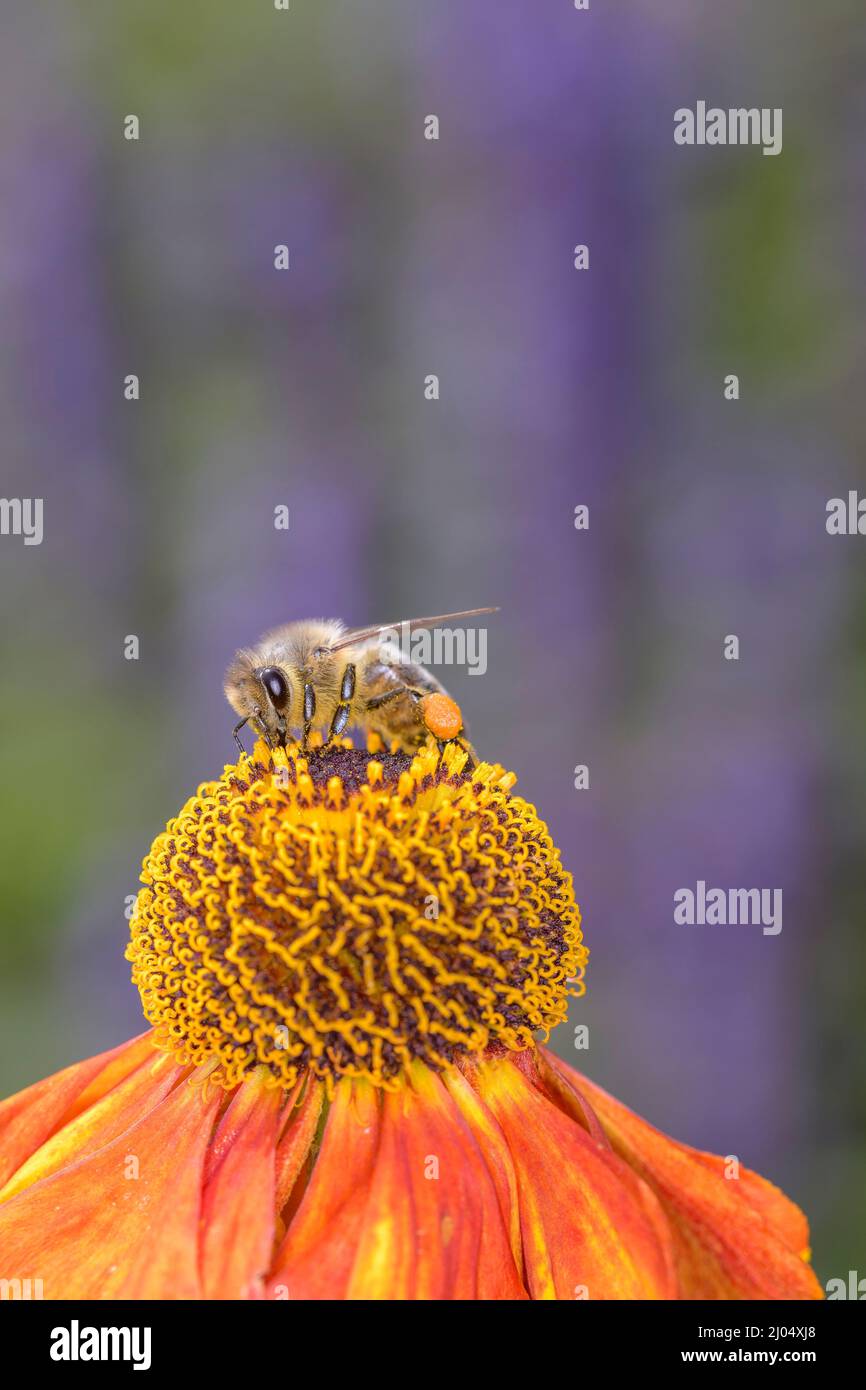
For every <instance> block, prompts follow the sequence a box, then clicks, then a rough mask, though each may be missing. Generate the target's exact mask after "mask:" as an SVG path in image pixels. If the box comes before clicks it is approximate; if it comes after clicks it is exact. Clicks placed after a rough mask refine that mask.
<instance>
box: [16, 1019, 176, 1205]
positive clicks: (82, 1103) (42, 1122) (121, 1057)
mask: <svg viewBox="0 0 866 1390" xmlns="http://www.w3.org/2000/svg"><path fill="white" fill-rule="evenodd" d="M152 1039H153V1034H152V1032H147V1033H142V1034H141V1035H140V1036H139V1037H137V1038H132V1039H131V1040H130V1041H129V1042H125V1043H121V1045H120V1046H119V1047H113V1048H111V1050H110V1051H109V1052H101V1053H99V1054H98V1055H97V1056H96V1057H88V1058H87V1059H86V1061H83V1062H76V1063H75V1064H74V1065H73V1066H71V1067H66V1068H64V1070H63V1071H58V1072H55V1073H54V1074H53V1076H47V1077H46V1078H45V1080H44V1081H37V1082H36V1083H35V1085H33V1086H28V1087H27V1088H26V1090H23V1091H18V1092H16V1094H15V1095H13V1096H10V1097H9V1098H8V1100H4V1101H3V1102H2V1103H0V1187H2V1186H3V1185H4V1184H5V1183H6V1182H7V1181H8V1179H9V1178H10V1177H11V1176H12V1174H13V1173H14V1172H15V1171H16V1169H18V1168H20V1167H21V1164H22V1163H23V1162H24V1161H25V1159H27V1158H29V1157H30V1155H31V1154H32V1153H34V1152H35V1151H36V1149H38V1148H39V1146H40V1145H41V1144H44V1142H45V1140H46V1139H48V1138H50V1136H51V1135H52V1134H54V1133H55V1132H56V1130H58V1129H59V1128H60V1127H61V1125H64V1124H66V1123H67V1122H68V1121H69V1120H70V1119H72V1118H73V1117H74V1116H75V1115H76V1114H78V1113H79V1112H80V1111H81V1110H82V1109H86V1108H87V1106H88V1105H91V1104H93V1102H94V1101H95V1100H98V1099H99V1097H100V1096H101V1095H104V1094H105V1092H106V1091H108V1090H110V1089H111V1087H112V1086H115V1085H117V1083H118V1081H121V1080H122V1079H123V1077H124V1076H126V1075H128V1074H129V1072H131V1071H133V1070H134V1069H135V1068H136V1067H137V1066H139V1065H140V1064H141V1062H142V1061H143V1060H144V1059H145V1057H147V1056H149V1055H151V1054H152V1053H153V1041H152Z"/></svg>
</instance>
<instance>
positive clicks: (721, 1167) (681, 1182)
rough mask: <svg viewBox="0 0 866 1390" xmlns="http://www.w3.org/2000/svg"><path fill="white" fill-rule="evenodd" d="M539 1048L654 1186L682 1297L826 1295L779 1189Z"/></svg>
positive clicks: (799, 1219)
mask: <svg viewBox="0 0 866 1390" xmlns="http://www.w3.org/2000/svg"><path fill="white" fill-rule="evenodd" d="M541 1051H542V1053H543V1055H544V1056H545V1058H546V1061H547V1063H548V1064H549V1065H550V1067H552V1068H553V1069H554V1070H555V1071H556V1072H557V1073H558V1075H559V1076H560V1077H562V1078H564V1080H565V1081H566V1083H568V1084H573V1085H576V1086H577V1088H578V1089H579V1091H580V1092H582V1093H583V1094H584V1095H585V1096H586V1097H588V1099H589V1101H590V1104H591V1105H592V1107H593V1109H594V1110H595V1111H596V1113H597V1114H598V1116H599V1117H600V1119H601V1122H602V1124H603V1125H604V1128H605V1130H606V1132H607V1134H608V1137H609V1138H610V1141H611V1143H612V1144H613V1147H614V1150H615V1151H616V1153H618V1154H620V1155H621V1156H622V1158H624V1159H625V1161H626V1162H627V1163H628V1164H629V1167H631V1168H632V1169H634V1171H635V1172H636V1173H639V1174H640V1176H641V1177H642V1178H643V1179H644V1180H645V1181H646V1182H647V1183H648V1184H649V1185H650V1187H652V1189H653V1191H654V1192H655V1193H656V1194H657V1196H658V1198H659V1200H660V1202H661V1204H662V1206H663V1208H664V1210H665V1213H666V1215H667V1217H668V1221H669V1224H670V1226H671V1228H672V1231H673V1236H674V1250H675V1256H676V1262H677V1271H678V1275H679V1280H680V1286H681V1290H682V1294H681V1296H682V1297H683V1298H694V1299H750V1298H757V1299H769V1298H780V1299H806V1298H821V1297H823V1294H822V1290H821V1287H820V1285H819V1284H818V1281H817V1279H816V1278H815V1276H814V1274H813V1273H812V1270H811V1269H810V1267H809V1266H808V1264H806V1263H805V1261H806V1259H807V1257H808V1250H807V1247H808V1239H809V1233H808V1225H807V1223H806V1218H805V1217H804V1215H803V1213H802V1212H801V1211H800V1209H799V1207H797V1206H795V1204H794V1203H793V1202H791V1201H790V1200H789V1199H788V1198H787V1197H786V1196H785V1194H784V1193H783V1192H780V1191H779V1189H778V1188H777V1187H774V1186H773V1184H772V1183H769V1182H767V1181H766V1179H765V1178H762V1177H760V1176H759V1175H758V1174H757V1173H753V1172H751V1171H750V1169H748V1168H743V1167H740V1169H739V1177H737V1178H733V1177H731V1178H728V1177H726V1176H725V1171H726V1167H727V1162H726V1160H725V1159H724V1158H721V1157H719V1156H718V1155H716V1154H709V1153H702V1152H701V1151H700V1150H698V1149H692V1148H689V1147H688V1145H686V1144H679V1143H677V1142H676V1140H674V1139H669V1138H668V1137H667V1135H665V1134H662V1133H661V1132H660V1131H659V1130H657V1129H654V1128H653V1126H652V1125H650V1124H647V1122H646V1120H642V1119H640V1117H639V1116H637V1115H635V1114H634V1113H633V1112H632V1111H631V1110H629V1109H628V1108H627V1107H626V1106H625V1105H621V1104H620V1102H619V1101H617V1100H614V1099H613V1097H612V1096H609V1095H608V1094H607V1093H606V1092H605V1091H603V1090H602V1089H601V1088H600V1087H599V1086H595V1085H593V1083H592V1082H591V1081H588V1080H587V1079H586V1077H585V1076H581V1075H580V1074H579V1073H577V1072H575V1071H573V1070H572V1068H571V1067H569V1066H567V1065H566V1063H565V1062H563V1061H561V1060H560V1058H558V1057H556V1056H555V1055H554V1054H553V1053H552V1052H548V1051H547V1049H541ZM564 1095H565V1093H563V1096H564ZM565 1103H567V1101H566V1102H565ZM575 1118H578V1117H577V1116H575Z"/></svg>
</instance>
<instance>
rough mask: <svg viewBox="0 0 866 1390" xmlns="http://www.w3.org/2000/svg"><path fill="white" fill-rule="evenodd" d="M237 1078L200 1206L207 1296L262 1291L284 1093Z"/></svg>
mask: <svg viewBox="0 0 866 1390" xmlns="http://www.w3.org/2000/svg"><path fill="white" fill-rule="evenodd" d="M265 1080H266V1078H265V1076H264V1075H257V1074H254V1075H253V1076H251V1077H250V1079H249V1080H248V1081H244V1082H243V1083H242V1085H240V1086H239V1087H238V1089H237V1091H236V1092H235V1094H234V1096H233V1097H232V1100H231V1103H230V1104H229V1106H228V1109H227V1110H226V1112H225V1114H224V1115H223V1117H222V1119H221V1121H220V1123H219V1127H218V1129H217V1132H216V1134H215V1136H214V1139H213V1143H212V1145H211V1147H210V1149H209V1151H208V1155H207V1163H206V1168H205V1185H204V1194H203V1197H202V1209H201V1282H202V1291H203V1296H204V1297H205V1298H253V1297H259V1298H261V1297H262V1296H263V1291H264V1282H263V1276H264V1274H265V1272H266V1270H267V1267H268V1265H269V1263H270V1258H271V1252H272V1248H273V1241H274V1158H275V1154H276V1141H277V1126H278V1122H279V1114H280V1105H281V1104H282V1092H281V1091H279V1090H278V1089H277V1088H276V1087H274V1086H270V1087H269V1086H266V1085H265Z"/></svg>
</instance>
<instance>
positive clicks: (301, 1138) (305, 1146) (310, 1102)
mask: <svg viewBox="0 0 866 1390" xmlns="http://www.w3.org/2000/svg"><path fill="white" fill-rule="evenodd" d="M305 1084H306V1090H305V1091H304V1096H303V1099H302V1100H301V1101H300V1102H299V1103H297V1105H296V1103H295V1102H296V1098H297V1096H298V1095H299V1094H300V1093H301V1090H302V1089H303V1088H304V1086H305ZM324 1099H325V1088H324V1087H323V1085H322V1083H321V1081H317V1080H316V1078H315V1077H313V1076H309V1077H307V1078H306V1082H305V1081H304V1080H301V1081H299V1082H298V1085H297V1087H296V1089H295V1091H294V1092H293V1094H292V1095H291V1096H290V1097H289V1101H288V1104H287V1105H286V1109H285V1111H284V1117H285V1116H287V1117H288V1118H287V1121H286V1126H285V1129H284V1130H283V1133H282V1134H281V1135H280V1141H279V1143H278V1144H277V1163H276V1193H275V1198H274V1210H275V1212H276V1213H277V1214H278V1215H279V1213H281V1212H282V1210H283V1208H284V1206H285V1205H286V1203H287V1202H288V1200H289V1197H290V1196H291V1194H292V1189H293V1188H294V1186H295V1183H296V1182H297V1179H298V1175H299V1173H300V1171H301V1167H302V1165H303V1163H304V1160H305V1159H306V1158H307V1155H308V1154H309V1152H310V1146H311V1145H312V1142H313V1139H314V1137H315V1133H316V1129H317V1128H318V1124H319V1116H320V1115H321V1113H322V1103H323V1101H324Z"/></svg>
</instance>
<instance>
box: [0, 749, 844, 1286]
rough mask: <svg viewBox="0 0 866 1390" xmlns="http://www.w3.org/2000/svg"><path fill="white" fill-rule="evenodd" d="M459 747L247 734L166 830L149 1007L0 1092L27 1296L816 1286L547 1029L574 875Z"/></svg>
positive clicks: (768, 1219) (800, 1252) (144, 979)
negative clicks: (245, 742) (74, 1059)
mask: <svg viewBox="0 0 866 1390" xmlns="http://www.w3.org/2000/svg"><path fill="white" fill-rule="evenodd" d="M513 785H514V777H513V776H512V775H511V774H510V773H506V772H505V771H504V769H503V768H501V767H499V766H496V765H490V764H485V763H482V764H480V765H479V766H472V765H471V763H470V761H469V759H468V755H467V753H466V752H465V751H464V750H462V749H460V748H458V747H457V746H455V745H449V746H448V747H447V748H446V751H445V753H444V755H442V756H441V757H440V755H439V753H438V752H437V749H436V748H435V746H433V745H432V744H431V745H430V746H428V747H426V748H424V749H422V750H421V751H420V752H419V753H418V755H417V756H415V757H414V758H410V757H409V756H408V755H405V754H401V753H394V752H391V753H388V752H384V751H382V750H381V748H380V747H378V746H375V745H373V746H371V747H370V748H369V749H368V750H367V751H366V752H365V751H362V750H360V749H355V748H353V747H352V746H351V745H350V744H349V743H348V741H344V743H342V744H340V745H337V746H333V745H332V746H329V747H327V748H315V749H311V750H310V752H309V753H308V754H306V755H302V754H301V753H300V752H299V751H298V750H289V751H288V752H282V751H281V752H278V753H276V754H274V755H273V756H271V755H269V754H268V753H267V751H266V750H265V749H264V747H263V746H262V745H261V744H259V745H257V746H256V749H255V751H254V754H253V756H252V758H250V759H245V760H242V761H241V762H240V763H239V764H238V765H236V766H231V767H227V768H226V770H225V772H224V775H223V776H222V778H220V779H219V780H217V781H215V782H212V783H209V784H206V785H205V786H203V787H201V788H200V789H199V791H198V793H197V794H196V795H195V796H193V797H192V798H191V799H190V800H189V801H188V802H187V804H186V806H185V807H184V808H183V810H182V811H181V812H180V814H179V815H178V816H177V817H176V818H175V819H174V820H173V821H171V822H170V824H169V825H168V827H167V829H166V830H165V832H164V833H163V834H161V835H160V836H158V837H157V839H156V841H155V843H154V845H153V847H152V848H151V850H150V853H149V854H148V856H147V858H146V860H145V864H144V870H143V874H142V878H143V883H144V887H143V888H142V890H141V892H140V894H139V898H138V901H137V904H136V910H135V913H134V916H133V919H132V923H131V941H130V945H129V948H128V951H127V955H128V958H129V959H130V961H131V962H132V975H133V980H134V981H135V983H136V984H137V986H138V988H139V990H140V992H141V997H142V1003H143V1007H144V1012H145V1015H146V1017H147V1019H148V1021H149V1022H150V1024H151V1028H150V1030H149V1031H148V1032H146V1033H144V1034H142V1035H141V1036H140V1037H138V1038H135V1039H133V1040H132V1041H130V1042H128V1043H125V1044H123V1045H122V1046H120V1047H118V1048H115V1049H114V1050H112V1051H110V1052H107V1053H104V1054H102V1055H101V1056H98V1057H94V1058H90V1059H89V1060H87V1061H84V1062H79V1063H77V1064H76V1065H74V1066H71V1067H68V1068H67V1069H66V1070H65V1071H62V1072H59V1073H58V1074H57V1075H56V1076H53V1077H50V1078H48V1079H47V1080H45V1081H41V1082H38V1083H37V1084H36V1085H34V1086H31V1087H30V1088H29V1089H28V1090H25V1091H23V1092H21V1093H20V1094H18V1095H16V1096H13V1097H11V1098H10V1099H9V1100H7V1101H6V1102H4V1103H3V1104H2V1105H0V1252H2V1254H0V1277H2V1278H5V1279H7V1280H10V1281H12V1282H13V1286H14V1281H15V1280H16V1279H17V1280H21V1281H22V1282H23V1281H25V1280H28V1279H29V1280H31V1281H32V1280H41V1289H42V1292H43V1294H44V1296H45V1297H46V1298H135V1299H147V1298H171V1299H186V1298H209V1299H237V1298H243V1299H261V1298H271V1299H286V1298H288V1299H357V1298H361V1299H525V1298H530V1299H544V1298H567V1299H574V1298H578V1299H581V1298H590V1299H634V1298H647V1299H675V1298H699V1299H704V1298H790V1299H799V1298H818V1297H820V1296H821V1291H820V1288H819V1286H818V1284H817V1281H816V1280H815V1277H814V1275H813V1274H812V1272H811V1269H810V1268H809V1265H808V1251H807V1244H808V1232H807V1227H806V1222H805V1218H804V1217H803V1216H802V1214H801V1213H800V1211H799V1210H798V1208H797V1207H795V1206H794V1204H793V1203H791V1202H790V1201H789V1200H788V1199H787V1198H786V1197H785V1196H784V1195H783V1194H782V1193H781V1192H779V1191H778V1189H776V1188H775V1187H773V1186H772V1185H771V1184H770V1183H768V1182H766V1181H765V1180H764V1179H763V1178H760V1177H758V1176H757V1174H754V1173H751V1172H749V1171H748V1170H745V1169H743V1170H740V1171H739V1173H738V1174H731V1173H730V1171H729V1164H727V1162H726V1160H723V1159H721V1158H717V1157H714V1156H713V1155H710V1154H704V1153H699V1152H697V1151H696V1150H693V1149H690V1148H687V1147H686V1146H684V1145H682V1144H678V1143H676V1142H674V1141H673V1140H670V1139H667V1138H666V1137H665V1136H663V1135H661V1134H659V1133H658V1131H656V1130H654V1129H652V1128H651V1126H649V1125H648V1124H647V1123H646V1122H645V1121H643V1120H641V1119H639V1118H638V1117H637V1116H636V1115H634V1114H632V1113H631V1112H630V1111H629V1110H627V1109H626V1108H625V1106H623V1105H620V1104H619V1103H618V1102H617V1101H615V1100H613V1099H612V1098H611V1097H609V1096H607V1095H606V1094H605V1093H604V1092H603V1091H601V1090H600V1089H599V1088H598V1087H596V1086H594V1085H593V1084H592V1083H591V1082H589V1081H588V1080H586V1079H585V1078H583V1077H581V1076H579V1075H578V1074H577V1073H576V1072H574V1071H572V1070H571V1069H570V1068H569V1067H567V1066H566V1065H565V1064H564V1063H563V1062H561V1061H560V1060H559V1059H558V1058H557V1057H556V1056H554V1055H553V1054H552V1053H550V1052H548V1050H547V1049H546V1047H544V1046H543V1044H542V1043H540V1042H538V1041H537V1039H536V1035H537V1034H538V1033H539V1032H540V1033H542V1034H544V1035H545V1038H546V1035H547V1033H548V1032H549V1030H550V1029H551V1028H552V1027H553V1026H555V1025H556V1024H557V1023H559V1022H561V1021H562V1020H563V1019H564V1017H565V1013H566V1007H567V1002H568V995H569V993H581V992H582V991H583V972H584V967H585V964H586V959H587V954H588V953H587V949H586V947H585V946H584V944H583V941H582V936H581V930H580V914H579V911H578V909H577V905H576V903H575V901H574V896H573V889H572V883H571V878H570V876H569V875H568V874H567V873H566V872H565V870H564V869H563V867H562V864H561V862H560V858H559V854H558V851H557V850H556V848H555V846H554V845H553V843H552V841H551V838H550V835H549V833H548V831H547V828H546V827H545V825H544V824H543V822H542V821H541V820H540V819H539V818H538V816H537V814H536V812H535V810H534V808H533V807H532V806H530V805H528V804H527V803H526V802H524V801H523V800H521V799H520V798H519V797H517V796H515V795H513V794H512V788H513Z"/></svg>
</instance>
